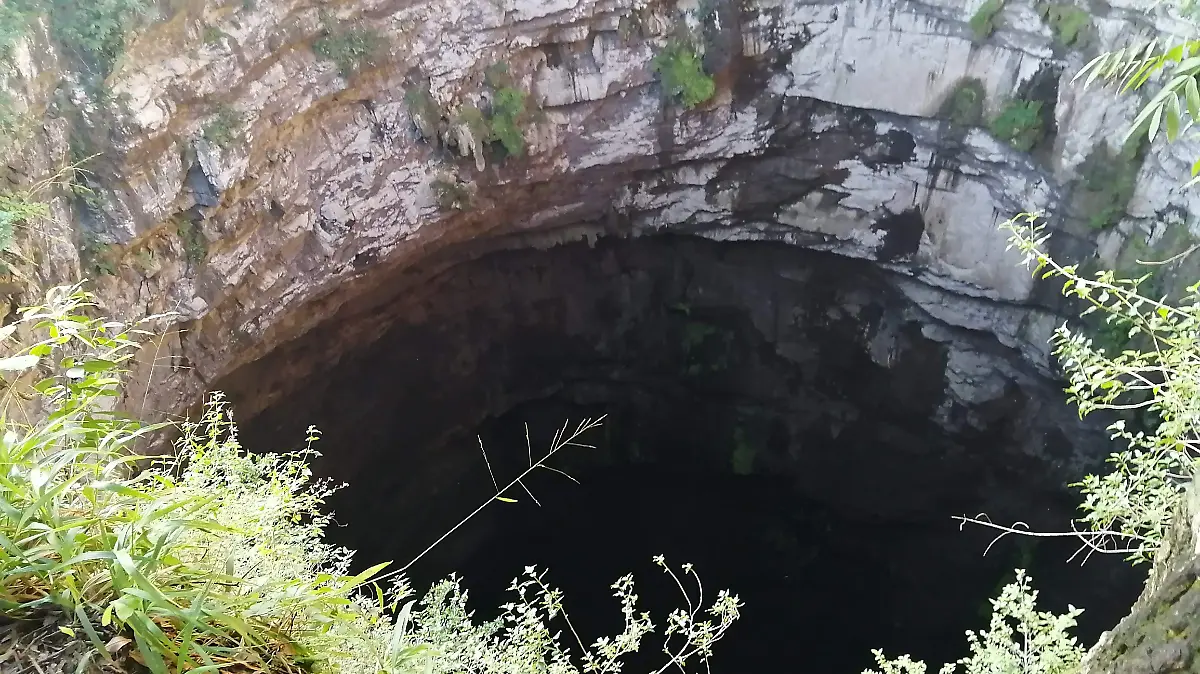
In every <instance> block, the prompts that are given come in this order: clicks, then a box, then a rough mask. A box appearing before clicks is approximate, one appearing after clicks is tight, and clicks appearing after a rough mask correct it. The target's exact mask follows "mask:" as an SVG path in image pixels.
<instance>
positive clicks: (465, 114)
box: [451, 64, 536, 170]
mask: <svg viewBox="0 0 1200 674" xmlns="http://www.w3.org/2000/svg"><path fill="white" fill-rule="evenodd" d="M487 83H488V86H489V87H490V88H491V89H492V97H491V106H490V108H489V110H488V114H487V116H484V113H483V112H482V111H480V109H479V108H478V107H476V106H475V105H473V104H471V103H464V104H462V105H461V106H460V107H459V109H458V112H457V114H456V115H455V117H454V119H453V121H452V122H451V128H452V129H458V130H465V131H466V134H467V135H469V136H470V138H469V139H468V138H464V137H463V136H462V135H458V136H457V137H456V140H455V142H457V143H458V144H459V145H464V146H463V147H460V148H459V151H460V153H462V154H463V156H466V155H467V154H468V153H470V154H474V155H475V160H476V166H477V167H478V168H479V169H480V170H482V169H483V167H484V165H485V164H484V155H485V151H486V148H487V146H488V145H489V144H491V143H499V144H500V147H501V148H503V150H504V154H505V156H508V157H519V156H522V155H524V154H525V149H526V148H525V132H524V128H525V126H527V125H528V124H529V123H530V121H531V120H532V119H533V117H534V113H535V112H536V110H535V109H531V108H530V106H529V95H528V94H527V93H525V92H524V91H522V90H521V89H520V88H519V87H518V86H517V82H516V80H515V79H513V78H512V77H511V76H510V75H509V74H508V69H507V67H505V66H503V65H502V64H496V65H493V66H491V67H489V68H488V71H487Z"/></svg>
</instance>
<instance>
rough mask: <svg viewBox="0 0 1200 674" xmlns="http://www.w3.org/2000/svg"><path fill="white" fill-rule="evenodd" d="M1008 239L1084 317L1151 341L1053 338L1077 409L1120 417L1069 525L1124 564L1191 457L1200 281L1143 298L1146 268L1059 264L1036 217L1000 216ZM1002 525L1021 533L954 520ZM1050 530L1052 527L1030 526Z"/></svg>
mask: <svg viewBox="0 0 1200 674" xmlns="http://www.w3.org/2000/svg"><path fill="white" fill-rule="evenodd" d="M1006 227H1007V228H1008V229H1009V231H1010V232H1011V235H1012V236H1011V238H1010V242H1011V245H1012V246H1013V247H1015V248H1016V249H1017V250H1019V251H1021V253H1023V254H1024V256H1025V263H1026V264H1028V265H1030V266H1032V268H1033V270H1034V273H1035V274H1041V275H1042V276H1043V277H1044V278H1050V277H1059V278H1062V279H1064V285H1063V293H1064V294H1066V295H1069V296H1072V297H1075V298H1078V299H1081V300H1083V301H1084V302H1085V303H1087V305H1088V307H1087V309H1086V310H1085V312H1084V313H1085V315H1087V314H1092V313H1099V314H1101V315H1103V316H1104V317H1105V322H1107V323H1109V324H1114V325H1127V326H1128V331H1127V332H1126V337H1127V338H1129V339H1132V338H1134V337H1138V336H1140V337H1141V338H1142V339H1144V340H1145V341H1146V342H1147V344H1149V345H1151V348H1146V349H1143V350H1138V349H1126V350H1124V351H1121V352H1119V353H1110V352H1109V350H1106V349H1102V348H1097V347H1096V345H1095V344H1094V343H1093V340H1092V338H1091V337H1089V336H1088V335H1087V333H1086V332H1084V331H1081V330H1077V329H1075V328H1072V327H1071V326H1070V325H1067V324H1064V325H1062V326H1060V327H1059V328H1058V329H1057V330H1056V331H1055V333H1054V336H1053V339H1052V343H1053V344H1054V351H1055V354H1056V355H1057V356H1058V358H1059V361H1060V363H1061V364H1062V368H1063V370H1064V372H1065V374H1066V376H1067V378H1068V386H1067V389H1066V390H1067V395H1068V398H1069V400H1070V401H1071V402H1073V403H1075V404H1076V405H1077V406H1078V407H1079V412H1080V414H1081V415H1087V414H1091V413H1093V412H1097V411H1110V412H1116V413H1117V414H1121V415H1125V417H1126V418H1121V419H1118V420H1117V421H1116V422H1114V423H1113V424H1112V425H1111V426H1110V427H1109V430H1110V432H1111V433H1112V437H1113V438H1114V439H1118V440H1120V441H1122V442H1124V443H1125V444H1126V446H1127V449H1124V450H1121V451H1118V452H1114V453H1113V454H1112V455H1111V456H1110V457H1109V463H1110V464H1111V465H1112V467H1113V470H1112V472H1110V473H1107V474H1105V475H1087V476H1085V477H1084V478H1083V480H1081V481H1080V482H1079V483H1077V484H1076V485H1073V486H1076V487H1078V488H1079V489H1080V492H1081V493H1082V495H1083V497H1084V500H1083V503H1082V504H1081V506H1080V507H1081V510H1082V511H1083V516H1082V517H1081V518H1080V523H1081V524H1082V525H1083V526H1084V527H1085V528H1086V531H1077V532H1073V533H1072V534H1063V535H1077V536H1079V538H1080V539H1081V540H1082V542H1083V544H1084V546H1085V548H1086V549H1088V550H1089V551H1095V552H1116V553H1120V554H1125V555H1126V556H1127V558H1128V559H1129V560H1130V561H1132V562H1133V563H1135V564H1136V563H1141V562H1146V561H1150V560H1151V559H1152V558H1153V556H1154V552H1155V551H1156V550H1157V548H1158V546H1159V543H1160V542H1161V541H1162V539H1163V537H1164V535H1165V534H1166V531H1167V529H1168V527H1169V526H1170V524H1171V520H1172V518H1173V517H1174V515H1175V512H1176V509H1177V507H1178V506H1179V503H1180V502H1181V499H1182V495H1183V493H1184V489H1185V487H1186V482H1187V481H1188V480H1190V479H1191V478H1192V476H1193V475H1194V473H1195V469H1196V467H1197V457H1198V456H1200V454H1198V451H1200V433H1198V431H1200V429H1198V426H1197V424H1200V395H1198V393H1197V390H1196V387H1195V381H1196V377H1197V373H1198V372H1200V349H1197V348H1196V346H1195V345H1196V344H1197V343H1198V342H1200V284H1194V285H1192V286H1190V287H1189V288H1188V289H1187V295H1186V296H1185V297H1184V298H1183V299H1182V300H1181V301H1180V302H1179V303H1178V304H1174V305H1172V304H1167V303H1166V302H1165V301H1163V300H1160V299H1155V298H1154V297H1147V296H1146V295H1145V294H1143V293H1142V285H1143V283H1145V282H1146V280H1147V279H1148V278H1149V276H1148V275H1147V276H1142V277H1140V278H1134V279H1124V278H1119V277H1117V276H1116V274H1114V273H1113V272H1111V271H1101V272H1096V274H1095V276H1094V277H1093V278H1087V277H1084V276H1083V275H1081V274H1080V273H1079V272H1078V265H1062V264H1059V263H1058V262H1056V261H1055V260H1054V259H1053V258H1051V257H1050V256H1049V255H1048V254H1047V253H1046V252H1045V250H1046V242H1047V241H1048V240H1049V234H1047V233H1046V232H1045V225H1044V224H1039V223H1038V221H1037V216H1035V215H1029V214H1026V215H1022V216H1019V217H1017V218H1014V219H1013V220H1012V221H1010V222H1009V223H1007V224H1006ZM1130 413H1138V414H1149V415H1152V416H1153V417H1157V418H1158V419H1159V420H1160V423H1157V424H1152V425H1150V429H1149V430H1145V429H1136V430H1135V429H1133V428H1132V427H1131V425H1130V424H1129V419H1128V418H1127V417H1128V415H1129V414H1130ZM960 519H964V521H973V522H976V523H979V524H984V525H985V526H990V527H993V528H997V529H1001V530H1003V531H1004V532H1005V533H1010V532H1014V533H1022V531H1021V530H1020V529H1018V528H1014V527H1002V526H999V525H994V524H991V523H989V522H986V521H981V520H979V519H977V518H960ZM1031 535H1051V534H1031Z"/></svg>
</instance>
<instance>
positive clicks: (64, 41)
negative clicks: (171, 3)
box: [0, 0, 149, 79]
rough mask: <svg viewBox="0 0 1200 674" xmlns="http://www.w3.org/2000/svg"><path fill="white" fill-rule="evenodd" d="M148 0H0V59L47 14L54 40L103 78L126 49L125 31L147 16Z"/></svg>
mask: <svg viewBox="0 0 1200 674" xmlns="http://www.w3.org/2000/svg"><path fill="white" fill-rule="evenodd" d="M148 9H149V3H148V0H88V1H87V2H78V1H77V0H6V1H5V2H4V3H0V60H4V59H5V58H8V57H10V56H11V55H12V48H13V46H14V45H15V44H16V42H17V41H18V40H20V39H21V38H23V37H24V36H25V33H26V31H27V30H28V27H29V25H30V23H31V22H32V21H33V20H35V19H36V18H38V17H46V18H47V19H48V24H49V26H50V32H51V35H52V37H53V38H54V40H55V42H57V43H58V45H59V47H60V48H61V49H62V50H63V51H64V53H66V54H69V55H71V56H73V57H74V59H75V61H76V62H77V64H78V65H79V66H82V67H83V68H84V69H85V70H86V71H87V72H88V73H89V74H90V75H93V76H94V77H96V78H99V79H103V78H105V77H107V76H108V74H109V73H110V72H112V68H113V64H115V63H116V60H117V58H118V57H119V56H120V55H121V54H122V52H124V50H125V34H126V33H127V32H128V31H129V29H130V28H132V27H133V26H134V25H135V23H137V22H138V21H141V20H144V18H145V17H146V16H147V10H148Z"/></svg>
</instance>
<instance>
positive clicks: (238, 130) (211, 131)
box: [203, 103, 246, 148]
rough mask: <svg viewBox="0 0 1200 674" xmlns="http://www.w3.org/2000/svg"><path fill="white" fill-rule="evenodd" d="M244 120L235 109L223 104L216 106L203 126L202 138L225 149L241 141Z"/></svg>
mask: <svg viewBox="0 0 1200 674" xmlns="http://www.w3.org/2000/svg"><path fill="white" fill-rule="evenodd" d="M245 124H246V118H245V116H243V115H242V113H240V112H238V111H237V110H236V109H235V108H233V107H232V106H230V105H226V104H224V103H222V104H220V105H218V106H217V108H216V110H214V111H213V114H212V117H210V118H209V120H208V123H207V124H205V125H204V130H203V133H204V137H205V138H207V139H208V141H209V142H211V143H213V144H214V145H216V146H217V147H221V148H227V147H229V146H231V145H233V144H234V143H237V142H239V141H241V139H242V129H243V127H244V126H245Z"/></svg>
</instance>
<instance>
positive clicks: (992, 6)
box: [969, 0, 1004, 42]
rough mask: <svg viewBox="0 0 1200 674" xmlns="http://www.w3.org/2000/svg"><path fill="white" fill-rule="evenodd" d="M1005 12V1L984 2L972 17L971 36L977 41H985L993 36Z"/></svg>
mask: <svg viewBox="0 0 1200 674" xmlns="http://www.w3.org/2000/svg"><path fill="white" fill-rule="evenodd" d="M1002 11H1004V0H984V2H983V4H982V5H980V6H979V9H977V10H975V13H974V14H972V15H971V20H970V21H969V24H970V26H971V34H972V35H974V36H975V39H976V40H979V41H981V42H982V41H983V40H986V39H988V38H989V37H991V36H992V33H994V32H996V26H997V24H998V23H999V21H1000V12H1002Z"/></svg>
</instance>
